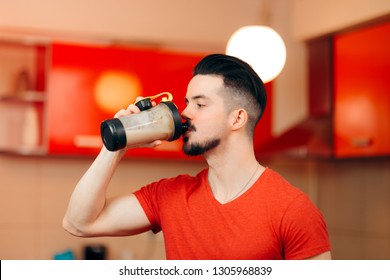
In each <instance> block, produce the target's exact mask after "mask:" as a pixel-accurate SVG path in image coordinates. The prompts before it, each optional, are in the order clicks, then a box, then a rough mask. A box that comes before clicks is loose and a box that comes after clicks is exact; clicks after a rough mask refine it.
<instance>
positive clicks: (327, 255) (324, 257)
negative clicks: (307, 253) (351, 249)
mask: <svg viewBox="0 0 390 280" xmlns="http://www.w3.org/2000/svg"><path fill="white" fill-rule="evenodd" d="M331 259H332V254H331V253H330V251H327V252H325V253H322V254H319V255H316V256H314V257H310V258H307V260H331Z"/></svg>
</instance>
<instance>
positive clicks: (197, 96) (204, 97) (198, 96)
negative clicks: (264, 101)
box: [185, 94, 209, 104]
mask: <svg viewBox="0 0 390 280" xmlns="http://www.w3.org/2000/svg"><path fill="white" fill-rule="evenodd" d="M198 99H209V98H208V97H207V96H205V95H203V94H199V95H195V96H193V97H191V100H198ZM188 101H189V100H188V98H187V97H186V98H185V102H186V104H187V103H188Z"/></svg>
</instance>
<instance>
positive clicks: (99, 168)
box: [63, 148, 124, 235]
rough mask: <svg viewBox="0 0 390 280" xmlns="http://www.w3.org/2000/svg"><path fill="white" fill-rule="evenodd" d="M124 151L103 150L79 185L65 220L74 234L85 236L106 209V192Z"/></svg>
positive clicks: (73, 194)
mask: <svg viewBox="0 0 390 280" xmlns="http://www.w3.org/2000/svg"><path fill="white" fill-rule="evenodd" d="M123 154H124V151H119V152H109V151H108V150H107V149H105V148H102V150H101V151H100V153H99V155H98V156H97V158H96V159H95V161H94V162H93V164H92V165H91V166H90V167H89V169H88V170H87V172H86V173H85V174H84V175H83V177H82V178H81V179H80V181H79V182H78V183H77V185H76V187H75V189H74V191H73V193H72V196H71V198H70V201H69V205H68V209H67V212H66V213H65V217H64V220H63V226H64V228H65V229H66V230H67V231H69V232H70V233H72V234H75V235H84V234H85V231H86V230H87V228H88V226H90V225H91V224H92V223H93V222H94V221H95V220H96V219H97V217H98V216H99V214H100V213H101V211H102V210H103V209H104V205H105V203H106V190H107V187H108V184H109V182H110V180H111V177H112V175H113V174H114V171H115V169H116V167H117V165H118V163H119V161H120V159H121V158H122V157H123Z"/></svg>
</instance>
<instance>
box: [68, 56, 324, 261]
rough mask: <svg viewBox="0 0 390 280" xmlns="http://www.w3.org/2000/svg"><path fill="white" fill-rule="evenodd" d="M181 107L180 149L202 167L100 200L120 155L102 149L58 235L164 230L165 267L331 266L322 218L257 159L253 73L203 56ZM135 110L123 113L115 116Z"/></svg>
mask: <svg viewBox="0 0 390 280" xmlns="http://www.w3.org/2000/svg"><path fill="white" fill-rule="evenodd" d="M186 104H187V106H186V108H185V110H184V111H183V112H182V117H183V118H184V119H185V120H187V122H188V124H189V129H188V131H187V132H186V133H185V134H184V135H183V140H184V145H183V151H184V152H185V153H186V154H188V155H202V156H204V158H205V159H206V161H207V163H208V168H206V169H205V170H202V171H201V172H200V173H199V174H198V175H196V176H195V177H192V176H189V175H180V176H177V177H175V178H169V179H162V180H160V181H158V182H154V183H151V184H149V185H147V186H145V187H143V188H141V189H140V190H138V191H136V192H135V193H134V194H128V195H124V196H121V197H116V198H106V196H105V193H106V189H107V186H108V184H109V181H110V178H111V176H112V174H113V173H114V170H115V168H116V166H117V165H118V163H119V161H120V159H121V157H122V156H123V155H124V153H125V151H124V150H121V151H118V152H109V151H108V150H106V149H105V148H104V147H103V148H102V150H101V152H100V153H99V155H98V157H97V158H96V160H95V161H94V163H93V164H92V165H91V167H90V168H89V170H88V171H87V172H86V174H85V175H84V176H83V177H82V178H81V180H80V182H79V183H78V184H77V186H76V188H75V190H74V192H73V194H72V197H71V199H70V202H69V207H68V210H67V212H66V215H65V217H64V221H63V225H64V228H65V229H66V230H67V231H69V232H70V233H72V234H74V235H76V236H84V237H88V236H124V235H133V234H137V233H141V232H145V231H148V230H152V231H153V232H158V231H160V230H162V232H163V234H164V240H165V247H166V256H167V259H309V258H313V259H330V258H331V255H330V244H329V238H328V233H327V229H326V225H325V222H324V220H323V217H322V215H321V213H320V212H319V211H318V209H317V208H316V207H315V206H314V205H313V204H312V203H311V201H310V200H309V198H308V197H307V196H306V195H305V194H304V193H303V192H301V191H300V190H298V189H297V188H295V187H293V186H291V185H290V184H289V183H288V182H286V181H285V180H284V179H283V178H282V177H281V176H280V175H278V174H277V173H276V172H274V171H272V170H271V169H269V168H266V167H263V166H262V165H260V164H259V163H258V162H257V160H256V158H255V154H254V150H253V134H254V128H255V126H256V124H257V122H258V121H259V120H260V118H261V115H262V113H263V112H264V109H265V104H266V93H265V89H264V85H263V83H262V81H261V79H260V78H259V77H258V76H257V74H256V73H255V72H254V71H253V69H252V68H251V67H250V66H249V65H248V64H246V63H244V62H243V61H241V60H239V59H237V58H234V57H231V56H227V55H222V54H215V55H209V56H206V57H205V58H204V59H202V60H201V61H200V62H199V63H198V65H197V66H196V67H195V69H194V76H193V78H192V80H191V81H190V83H189V85H188V89H187V94H186ZM138 112H139V109H138V108H137V107H136V106H135V105H130V106H129V107H128V108H127V110H121V111H119V112H118V113H117V114H116V117H118V116H121V115H125V114H134V113H138ZM159 144H161V141H155V142H153V143H148V144H146V146H150V147H154V146H157V145H159Z"/></svg>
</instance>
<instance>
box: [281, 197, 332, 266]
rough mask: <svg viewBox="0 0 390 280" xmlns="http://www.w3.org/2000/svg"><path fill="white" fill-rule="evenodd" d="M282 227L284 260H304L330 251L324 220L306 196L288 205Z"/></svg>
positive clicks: (297, 198)
mask: <svg viewBox="0 0 390 280" xmlns="http://www.w3.org/2000/svg"><path fill="white" fill-rule="evenodd" d="M282 225H283V226H282V236H283V240H284V244H283V247H284V258H285V259H290V260H293V259H306V258H310V257H314V256H316V255H319V254H321V253H324V252H327V251H330V242H329V236H328V231H327V227H326V223H325V220H324V218H323V216H322V214H321V212H320V211H319V210H318V208H317V207H316V206H315V205H314V204H313V203H312V202H311V201H310V199H309V197H308V196H307V195H306V194H301V195H299V196H298V197H296V199H294V200H293V202H292V203H291V204H290V205H289V207H288V208H287V210H286V212H285V214H284V217H283V219H282Z"/></svg>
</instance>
